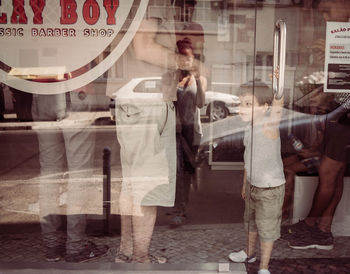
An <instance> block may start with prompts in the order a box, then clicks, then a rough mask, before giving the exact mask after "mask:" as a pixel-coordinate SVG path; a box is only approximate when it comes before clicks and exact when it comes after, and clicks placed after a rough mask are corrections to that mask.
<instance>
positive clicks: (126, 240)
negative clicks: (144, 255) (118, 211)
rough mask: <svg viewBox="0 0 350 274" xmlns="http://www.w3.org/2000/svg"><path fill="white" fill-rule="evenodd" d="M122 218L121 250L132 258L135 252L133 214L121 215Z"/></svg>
mask: <svg viewBox="0 0 350 274" xmlns="http://www.w3.org/2000/svg"><path fill="white" fill-rule="evenodd" d="M120 220H121V238H120V247H119V252H120V253H121V254H123V255H125V256H128V257H130V258H131V257H132V254H133V231H132V216H130V215H121V216H120Z"/></svg>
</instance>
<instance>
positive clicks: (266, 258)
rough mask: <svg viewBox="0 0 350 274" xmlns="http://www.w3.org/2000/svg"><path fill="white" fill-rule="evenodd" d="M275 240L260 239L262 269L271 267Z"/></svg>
mask: <svg viewBox="0 0 350 274" xmlns="http://www.w3.org/2000/svg"><path fill="white" fill-rule="evenodd" d="M273 243H274V242H265V241H262V240H261V241H260V253H261V254H260V266H259V268H260V269H269V263H270V258H271V253H272V249H273Z"/></svg>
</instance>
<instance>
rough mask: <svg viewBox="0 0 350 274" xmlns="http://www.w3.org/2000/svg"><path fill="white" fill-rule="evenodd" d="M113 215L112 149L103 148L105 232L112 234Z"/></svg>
mask: <svg viewBox="0 0 350 274" xmlns="http://www.w3.org/2000/svg"><path fill="white" fill-rule="evenodd" d="M110 217H111V149H110V148H109V147H105V148H104V149H103V232H104V234H106V235H109V234H110V232H111V231H110V228H111V224H110Z"/></svg>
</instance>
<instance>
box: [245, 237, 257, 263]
mask: <svg viewBox="0 0 350 274" xmlns="http://www.w3.org/2000/svg"><path fill="white" fill-rule="evenodd" d="M257 239H258V232H257V231H254V232H249V233H248V234H247V242H248V243H247V249H246V250H245V252H246V253H247V255H248V257H251V256H253V255H254V254H255V249H256V242H257Z"/></svg>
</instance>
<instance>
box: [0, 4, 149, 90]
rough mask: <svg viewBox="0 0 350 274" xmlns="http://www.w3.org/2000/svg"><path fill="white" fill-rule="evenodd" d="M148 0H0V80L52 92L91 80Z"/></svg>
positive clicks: (114, 56)
mask: <svg viewBox="0 0 350 274" xmlns="http://www.w3.org/2000/svg"><path fill="white" fill-rule="evenodd" d="M147 5H148V0H123V1H119V0H103V1H102V0H101V1H96V0H84V1H78V0H56V1H53V0H50V1H46V0H30V1H24V0H15V1H0V39H1V43H0V49H1V50H0V81H1V82H3V83H5V84H6V85H8V86H11V87H13V88H16V89H19V90H22V91H26V92H30V93H35V94H58V93H64V92H67V91H70V90H74V89H77V88H80V87H82V86H85V85H86V84H88V83H90V82H92V81H94V80H95V79H96V78H98V77H99V76H100V75H102V74H103V73H104V72H106V71H107V70H108V69H109V68H110V67H111V66H112V65H113V64H114V63H115V62H116V61H117V60H118V58H119V57H120V56H121V55H122V54H123V52H124V51H125V49H126V48H127V47H128V45H129V44H130V42H131V41H132V39H133V37H134V35H135V33H136V31H137V29H138V27H139V25H140V23H141V20H142V19H143V17H144V14H145V12H146V9H147Z"/></svg>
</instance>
